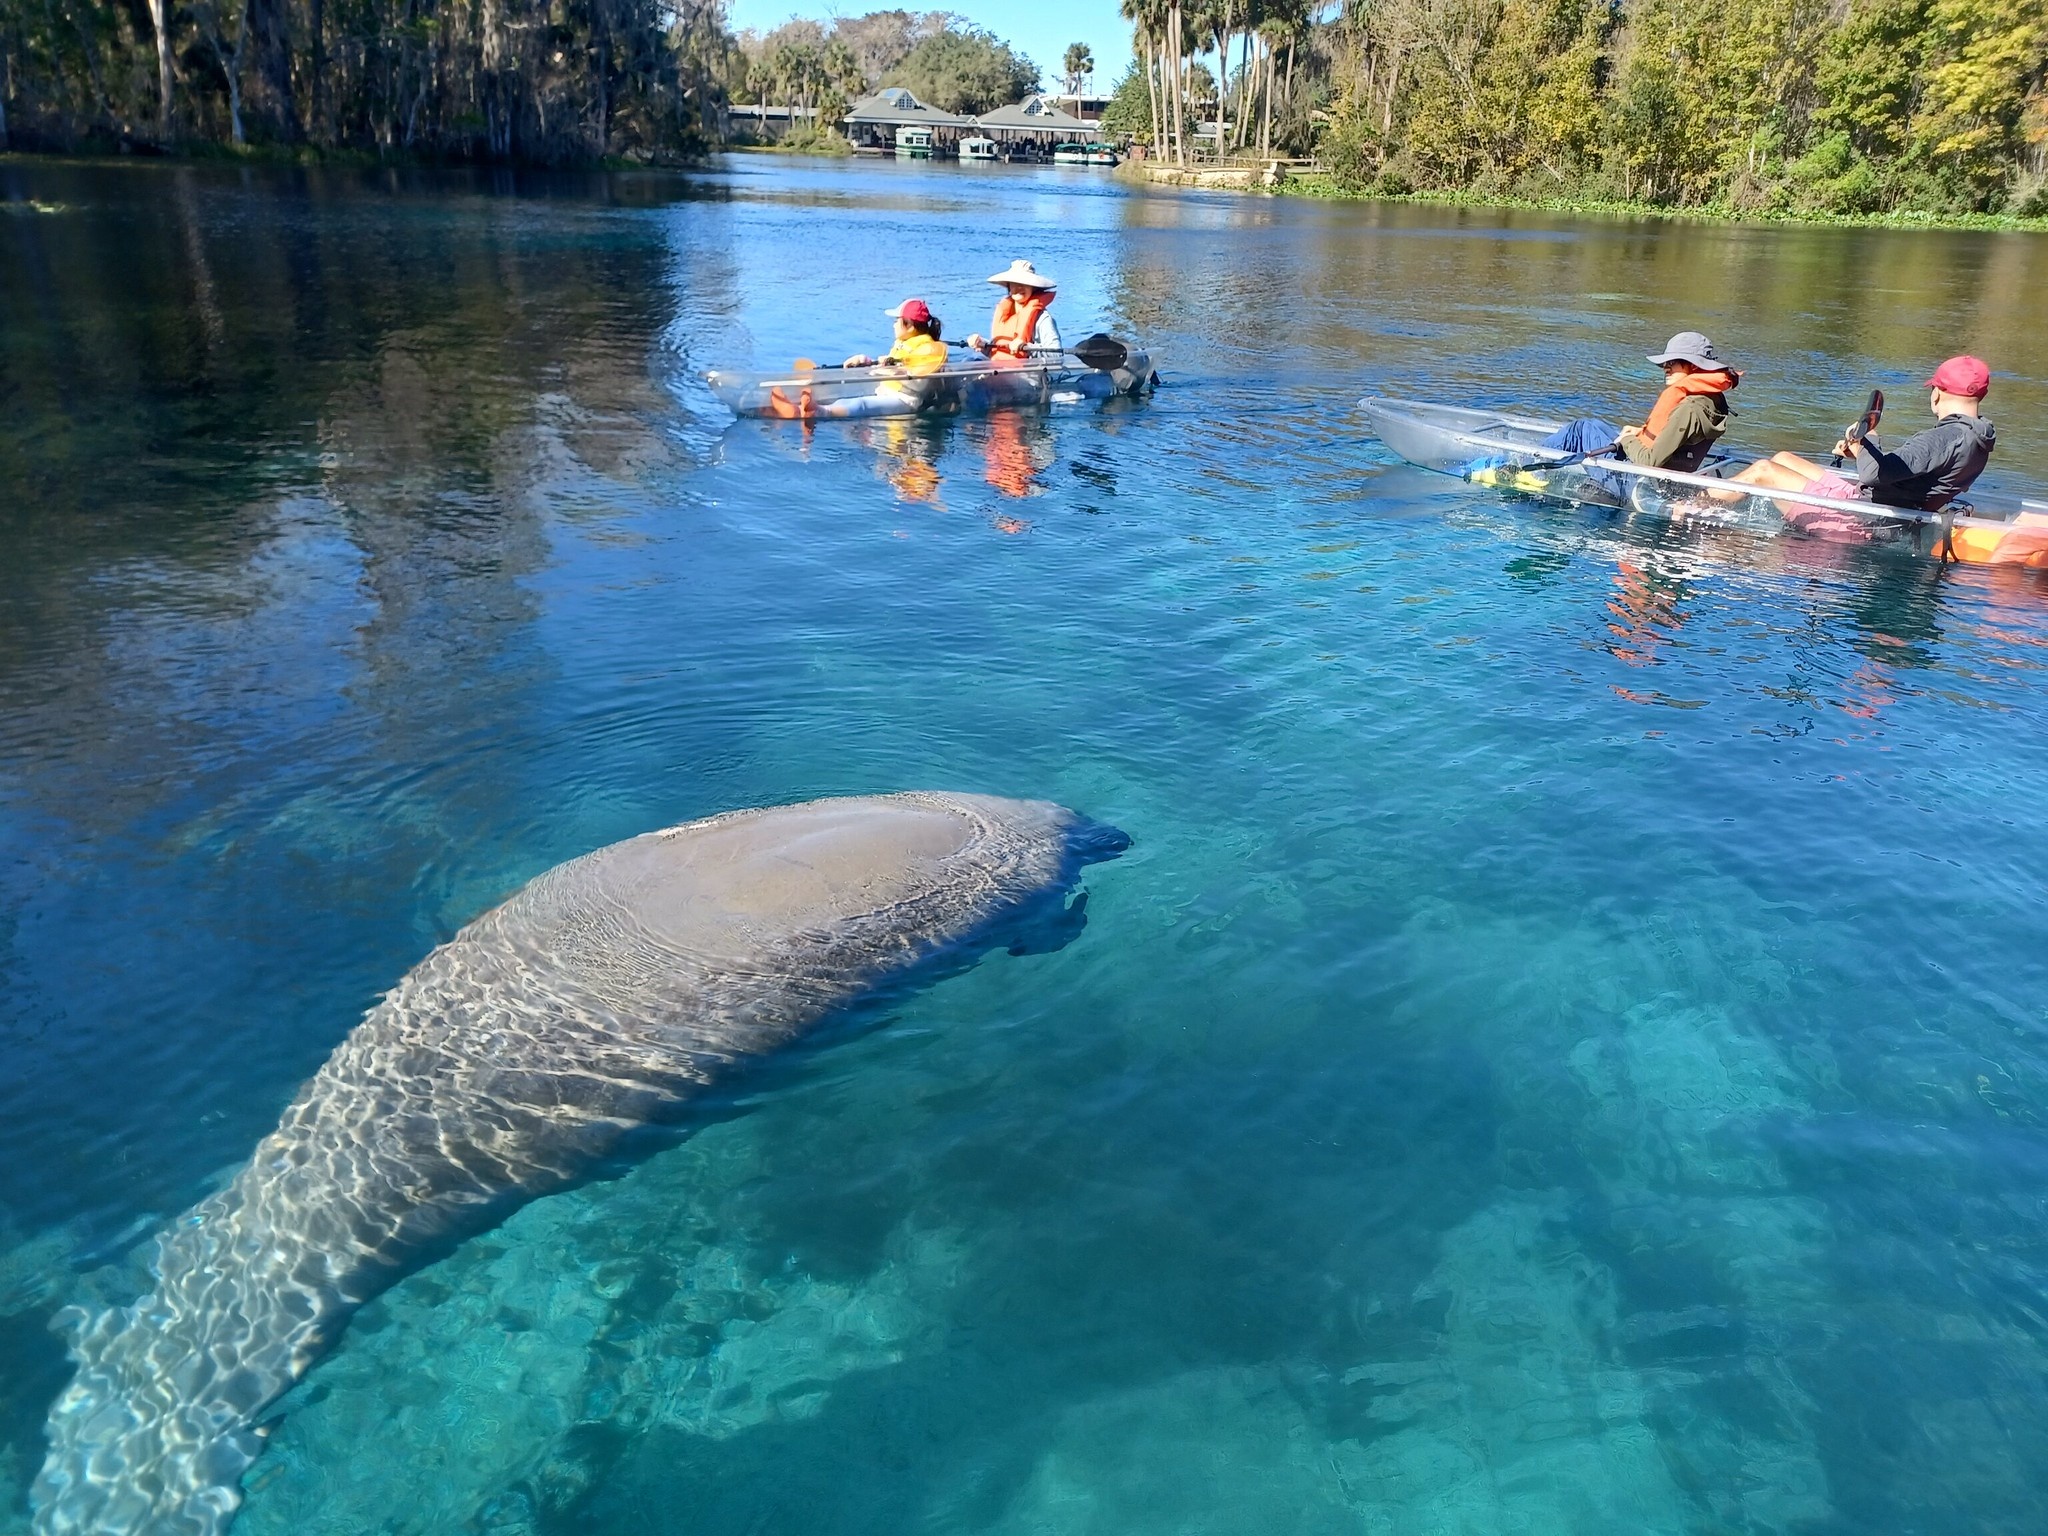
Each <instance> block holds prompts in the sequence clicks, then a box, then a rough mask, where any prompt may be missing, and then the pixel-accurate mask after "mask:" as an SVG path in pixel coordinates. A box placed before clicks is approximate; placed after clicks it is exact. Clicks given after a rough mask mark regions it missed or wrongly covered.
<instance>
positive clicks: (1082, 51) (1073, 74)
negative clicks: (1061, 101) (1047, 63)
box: [1060, 43, 1095, 97]
mask: <svg viewBox="0 0 2048 1536" xmlns="http://www.w3.org/2000/svg"><path fill="white" fill-rule="evenodd" d="M1060 68H1061V69H1062V70H1064V71H1065V77H1064V78H1065V82H1066V87H1067V94H1068V95H1069V96H1074V97H1079V96H1080V94H1081V82H1082V81H1083V80H1085V79H1087V78H1088V77H1089V76H1090V75H1092V74H1094V73H1095V53H1094V51H1093V50H1092V49H1090V48H1089V46H1088V45H1087V44H1086V43H1069V44H1067V56H1066V57H1065V58H1064V59H1062V60H1061V61H1060Z"/></svg>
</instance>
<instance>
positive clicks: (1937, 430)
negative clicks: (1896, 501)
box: [1856, 422, 1955, 492]
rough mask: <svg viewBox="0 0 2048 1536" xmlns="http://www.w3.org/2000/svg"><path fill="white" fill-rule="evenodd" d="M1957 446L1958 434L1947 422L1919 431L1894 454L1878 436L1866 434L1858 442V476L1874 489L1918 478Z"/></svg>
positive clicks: (1940, 463) (1942, 462)
mask: <svg viewBox="0 0 2048 1536" xmlns="http://www.w3.org/2000/svg"><path fill="white" fill-rule="evenodd" d="M1954 448H1955V433H1954V432H1953V431H1952V430H1950V428H1949V426H1948V424H1947V423H1946V422H1943V423H1941V424H1939V425H1937V426H1932V427H1929V428H1928V429H1927V430H1926V431H1925V432H1915V433H1914V434H1913V435H1912V436H1911V437H1909V438H1907V439H1906V440H1905V441H1904V442H1903V443H1901V444H1899V446H1898V448H1897V449H1896V450H1895V451H1893V452H1891V453H1887V452H1885V450H1884V445H1883V444H1882V443H1880V442H1878V441H1877V439H1876V438H1874V437H1865V438H1864V439H1863V440H1862V441H1861V442H1859V443H1857V444H1856V479H1857V482H1858V483H1859V484H1861V485H1862V486H1863V487H1864V488H1865V489H1866V490H1869V491H1873V492H1875V491H1880V490H1883V489H1886V488H1887V487H1890V486H1894V485H1898V484H1900V483H1901V482H1902V481H1906V480H1918V479H1920V478H1922V477H1923V476H1926V475H1931V474H1933V473H1934V472H1935V471H1936V470H1937V469H1939V468H1940V467H1941V466H1942V464H1944V463H1945V462H1946V461H1947V460H1948V458H1949V456H1950V455H1951V454H1952V453H1953V452H1954Z"/></svg>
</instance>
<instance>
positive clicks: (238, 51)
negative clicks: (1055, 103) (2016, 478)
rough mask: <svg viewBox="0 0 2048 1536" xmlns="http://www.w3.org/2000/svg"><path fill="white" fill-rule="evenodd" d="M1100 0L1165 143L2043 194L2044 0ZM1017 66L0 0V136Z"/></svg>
mask: <svg viewBox="0 0 2048 1536" xmlns="http://www.w3.org/2000/svg"><path fill="white" fill-rule="evenodd" d="M1105 3H1107V0H1105ZM1121 5H1122V10H1123V14H1124V15H1125V16H1126V17H1127V18H1128V19H1129V20H1130V21H1131V23H1132V25H1133V31H1134V34H1135V36H1134V62H1133V63H1132V64H1131V66H1130V68H1129V70H1128V72H1127V73H1125V74H1124V76H1123V79H1122V82H1121V84H1120V85H1119V86H1118V88H1117V91H1116V96H1115V100H1114V102H1113V104H1112V106H1111V109H1110V112H1109V115H1108V119H1107V126H1108V127H1110V128H1111V129H1113V130H1116V131H1120V132H1124V133H1128V134H1130V135H1131V136H1132V137H1134V138H1135V139H1138V140H1140V141H1144V142H1147V143H1149V144H1150V145H1151V146H1152V148H1153V151H1154V153H1155V154H1161V155H1165V156H1167V157H1169V158H1175V159H1183V160H1185V159H1189V158H1191V157H1196V156H1199V155H1213V154H1217V153H1226V154H1227V153H1243V154H1252V153H1256V154H1260V155H1299V156H1306V155H1313V156H1315V157H1316V158H1317V159H1318V160H1319V162H1320V163H1321V164H1322V166H1323V167H1324V168H1325V169H1326V170H1327V171H1328V173H1329V176H1330V179H1331V181H1332V182H1333V183H1334V184H1335V185H1336V186H1337V187H1338V188H1339V189H1340V190H1343V191H1348V192H1363V193H1371V192H1381V193H1402V192H1409V191H1454V192H1466V193H1472V194H1475V195H1478V196H1481V197H1487V196H1498V197H1518V198H1537V199H1549V198H1562V199H1586V200H1612V201H1623V202H1640V203H1649V204H1656V205H1664V206H1676V207H1721V208H1729V209H1735V210H1743V211H1783V212H1815V213H1842V214H1858V213H1886V212H1897V211H1923V212H1927V213H1931V214H1960V213H1972V212H2008V213H2021V214H2029V215H2048V0H1335V3H1333V0H1121ZM1069 72H1070V73H1071V69H1070V71H1069ZM1040 79H1041V77H1040V73H1039V70H1038V68H1037V66H1036V65H1035V64H1033V62H1032V61H1031V60H1029V59H1026V58H1024V57H1022V56H1021V55H1019V54H1018V53H1016V52H1015V51H1014V50H1013V49H1012V48H1010V47H1009V46H1008V45H1007V44H1005V43H1004V42H1002V41H1001V40H1000V39H998V38H996V37H994V36H993V35H991V34H990V33H988V32H987V31H985V30H983V29H980V28H977V27H974V26H972V25H969V24H968V23H967V22H965V21H964V20H962V19H961V18H959V17H958V16H954V15H950V14H948V13H945V12H912V11H907V10H889V11H875V12H870V13H868V14H865V15H861V16H855V17H840V18H838V19H836V20H833V21H831V22H817V21H805V20H799V21H792V22H789V23H786V24H784V25H783V26H781V27H778V28H776V29H775V30H774V31H772V32H769V33H766V34H753V33H745V34H737V35H736V34H734V33H733V32H732V31H731V30H730V29H729V28H728V26H727V24H726V19H725V13H724V8H723V4H722V0H0V147H4V146H6V145H7V144H9V143H11V144H13V145H14V146H15V147H22V148H49V149H105V148H111V147H115V146H120V147H126V148H135V149H143V150H149V149H189V148H191V147H193V146H195V145H206V144H225V145H242V144H269V145H279V146H287V147H298V146H311V147H313V148H316V149H323V150H324V149H344V150H357V151H365V152H370V153H374V154H378V155H384V156H391V155H397V156H407V157H415V158H422V159H441V160H467V161H485V162H527V163H574V162H589V161H592V160H595V159H600V158H605V157H623V158H626V159H643V160H644V159H673V158H681V157H686V156H689V155H692V154H695V153H700V152H702V151H704V150H706V149H709V148H712V147H715V146H716V145H717V144H718V143H719V142H721V141H722V140H724V139H725V138H726V137H727V125H728V119H727V116H726V108H727V106H728V104H730V103H734V102H766V103H776V104H790V105H799V106H804V107H809V108H812V109H815V110H816V113H817V121H818V123H819V124H820V125H821V126H820V127H818V128H816V129H813V130H811V131H810V132H811V136H812V137H813V139H814V140H822V139H827V138H828V137H829V135H830V128H829V125H830V124H832V123H833V122H835V121H836V119H837V117H838V115H839V112H840V110H841V109H842V107H843V105H844V104H845V103H847V102H850V101H851V100H853V99H854V98H855V97H857V96H859V95H861V94H863V93H864V92H867V91H871V90H874V89H876V88H878V87H880V86H884V85H904V86H908V87H909V88H910V89H911V90H912V91H914V92H916V93H917V95H918V96H920V97H921V98H923V99H924V100H926V101H929V102H931V103H932V104H933V105H935V106H939V107H942V108H945V109H947V110H952V111H965V112H979V111H983V110H986V109H987V108H989V107H992V106H995V105H998V104H1000V103H1002V102H1005V101H1013V100H1016V99H1017V98H1018V97H1019V96H1021V95H1023V94H1024V93H1025V92H1027V91H1029V90H1031V89H1034V88H1036V87H1037V86H1038V85H1039V84H1040ZM1045 83H1047V84H1051V83H1053V82H1051V81H1047V82H1045ZM1066 83H1067V84H1068V85H1069V87H1070V88H1071V86H1072V85H1073V84H1074V82H1073V81H1071V80H1069V81H1067V82H1066ZM1219 118H1220V120H1221V122H1222V127H1221V129H1220V131H1219V130H1218V129H1217V128H1216V126H1215V125H1216V123H1217V121H1218V119H1219ZM1219 141H1220V143H1219Z"/></svg>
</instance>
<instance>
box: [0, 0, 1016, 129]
mask: <svg viewBox="0 0 2048 1536" xmlns="http://www.w3.org/2000/svg"><path fill="white" fill-rule="evenodd" d="M1037 83H1038V70H1037V68H1036V66H1035V65H1033V64H1032V63H1031V62H1030V61H1029V60H1028V59H1025V58H1023V57H1022V56H1021V55H1019V54H1017V53H1016V52H1015V51H1013V50H1012V49H1011V48H1010V47H1009V46H1008V45H1007V44H1005V43H1003V42H1002V41H1000V40H999V39H997V38H996V37H994V36H992V35H991V34H990V33H988V32H986V31H985V30H983V29H980V28H977V27H973V26H970V25H968V24H967V23H966V22H964V21H962V20H961V19H960V18H959V17H957V16H953V15H950V14H948V13H946V12H912V11H903V10H892V11H876V12H871V13H869V14H867V15H864V16H858V17H845V18H840V19H838V20H837V21H835V22H833V23H831V24H830V25H822V24H820V23H818V22H814V21H793V22H790V23H788V24H786V25H784V26H782V27H778V28H777V29H775V30H774V31H773V32H770V33H768V34H766V35H765V36H762V35H756V34H753V33H740V34H735V33H733V32H732V31H731V30H730V29H729V28H728V27H727V25H726V20H725V11H724V6H723V4H722V3H721V0H0V148H6V147H9V146H10V145H11V146H12V147H15V148H26V149H56V150H95V149H98V150H105V149H114V148H119V149H125V150H140V151H145V152H148V151H158V150H165V151H170V150H189V149H191V148H193V147H195V146H204V145H235V146H243V145H270V146H281V147H286V148H299V147H310V148H313V149H320V150H327V149H334V150H354V151H363V152H368V153H373V154H377V155H381V156H391V157H401V158H417V159H427V160H457V161H474V162H497V163H527V164H575V163H588V162H591V161H595V160H601V159H605V158H624V159H629V160H661V159H680V158H684V157H687V156H690V155H693V154H697V153H701V152H703V151H704V150H707V149H710V148H714V147H716V145H717V144H718V143H719V142H721V141H722V140H724V139H725V138H726V137H727V127H728V121H727V116H726V108H727V106H728V105H729V104H730V103H732V102H736V101H739V102H749V101H768V102H774V103H787V104H795V105H803V106H808V107H813V108H817V109H819V110H820V117H821V119H822V121H823V122H824V123H826V124H831V123H833V122H835V121H836V120H837V118H838V116H839V113H840V111H841V110H843V106H844V104H845V103H846V102H848V101H850V100H851V99H852V98H853V97H855V96H857V95H860V94H861V93H863V92H865V91H868V90H872V89H874V88H876V87H878V86H880V85H884V84H888V85H908V86H909V87H910V88H911V89H912V90H914V91H916V92H917V93H918V95H920V96H921V97H924V98H925V99H927V100H930V101H932V102H934V103H935V104H937V105H940V106H944V107H947V108H949V109H952V110H971V111H982V110H985V109H986V108H987V107H989V106H994V105H997V104H998V103H1000V102H1006V101H1014V100H1016V99H1017V98H1018V97H1019V96H1021V95H1023V94H1024V93H1025V92H1027V91H1030V90H1033V89H1035V88H1036V87H1037ZM825 131H826V132H829V129H827V130H825Z"/></svg>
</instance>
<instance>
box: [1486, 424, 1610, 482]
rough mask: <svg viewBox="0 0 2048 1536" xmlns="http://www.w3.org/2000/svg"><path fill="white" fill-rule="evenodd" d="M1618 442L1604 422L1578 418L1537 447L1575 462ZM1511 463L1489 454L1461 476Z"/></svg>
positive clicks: (1603, 450) (1501, 457)
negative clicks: (1574, 458) (1562, 454)
mask: <svg viewBox="0 0 2048 1536" xmlns="http://www.w3.org/2000/svg"><path fill="white" fill-rule="evenodd" d="M1620 441H1621V433H1620V431H1619V430H1618V429H1617V428H1615V427H1614V426H1612V425H1611V424H1609V423H1608V422H1604V421H1602V420H1601V419H1600V418H1599V417H1598V416H1581V417H1580V418H1579V419H1578V420H1577V421H1568V422H1566V423H1565V424H1564V425H1563V426H1561V427H1559V428H1558V429H1557V430H1556V431H1555V432H1553V433H1551V434H1550V436H1548V437H1546V438H1545V439H1543V441H1542V442H1541V443H1539V444H1537V446H1538V447H1539V448H1543V449H1545V450H1548V451H1549V452H1552V453H1569V454H1571V455H1573V456H1574V457H1576V458H1589V457H1591V456H1592V455H1594V454H1600V453H1606V452H1608V451H1610V450H1611V449H1612V448H1613V447H1614V445H1615V444H1616V443H1618V442H1620ZM1512 462H1513V461H1512V460H1511V459H1510V458H1509V457H1508V456H1507V455H1505V454H1499V453H1490V454H1487V455H1486V456H1485V457H1484V458H1478V459H1474V460H1473V461H1472V462H1471V463H1469V464H1467V465H1466V466H1465V468H1464V470H1463V473H1465V474H1467V475H1470V474H1473V473H1475V472H1476V471H1478V470H1482V469H1498V468H1500V467H1501V466H1502V465H1503V464H1508V463H1512ZM1610 478H1611V477H1610Z"/></svg>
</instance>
